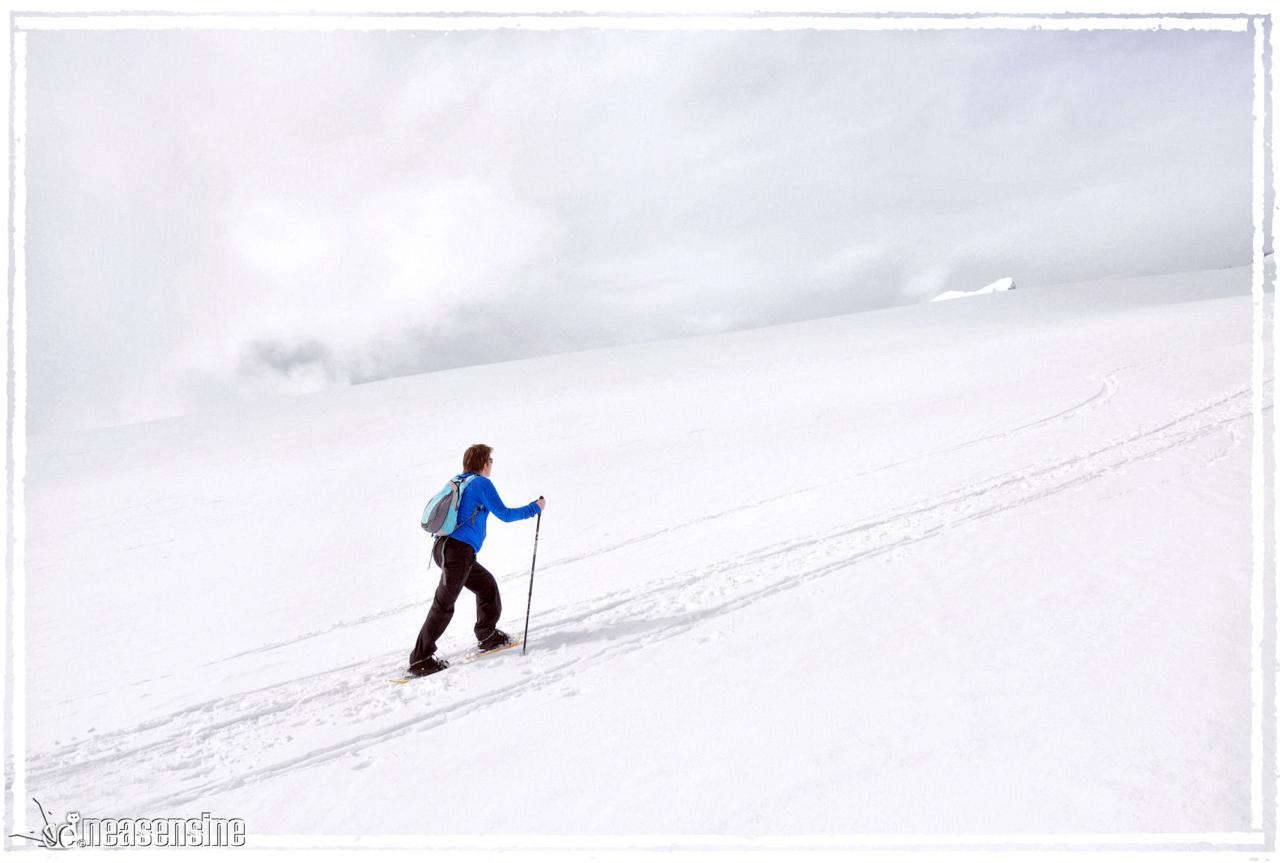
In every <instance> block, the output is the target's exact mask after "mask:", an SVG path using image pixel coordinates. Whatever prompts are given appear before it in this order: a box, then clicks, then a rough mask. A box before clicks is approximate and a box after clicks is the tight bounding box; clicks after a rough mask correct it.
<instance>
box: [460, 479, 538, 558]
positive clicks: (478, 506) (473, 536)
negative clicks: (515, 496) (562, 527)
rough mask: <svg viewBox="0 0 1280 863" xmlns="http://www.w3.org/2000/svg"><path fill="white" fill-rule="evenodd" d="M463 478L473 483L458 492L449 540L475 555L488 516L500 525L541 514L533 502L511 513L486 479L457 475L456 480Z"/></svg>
mask: <svg viewBox="0 0 1280 863" xmlns="http://www.w3.org/2000/svg"><path fill="white" fill-rule="evenodd" d="M466 476H474V477H475V479H473V480H471V482H470V483H468V484H467V487H466V488H464V489H463V490H462V498H461V499H460V500H459V501H458V526H457V528H455V529H454V531H453V533H451V534H449V536H451V537H453V538H454V539H460V540H462V541H463V542H465V543H466V544H467V545H469V546H471V547H472V548H474V549H475V550H476V552H477V553H479V551H480V546H482V545H484V535H485V522H486V521H487V520H488V518H489V513H490V512H492V513H493V514H494V515H496V516H497V517H498V518H500V519H502V520H503V521H520V520H521V519H525V518H533V517H534V516H535V515H537V514H538V513H539V512H541V510H539V509H538V502H537V501H534V502H533V503H530V504H528V505H526V506H518V507H516V508H515V509H511V508H509V507H508V506H507V505H506V504H505V503H503V502H502V498H500V497H498V490H497V489H496V488H494V486H493V481H492V480H491V479H489V478H488V477H487V476H480V474H465V473H464V474H459V475H458V477H459V478H462V477H466Z"/></svg>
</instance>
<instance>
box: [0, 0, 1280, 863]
mask: <svg viewBox="0 0 1280 863" xmlns="http://www.w3.org/2000/svg"><path fill="white" fill-rule="evenodd" d="M1183 16H1191V17H1183ZM1271 20H1272V17H1271V15H1270V13H1269V12H1268V13H1267V14H1258V13H1243V12H1242V13H1240V14H1237V15H1206V14H1198V13H1195V12H1184V13H1178V14H1177V15H1150V14H1143V13H1136V14H1134V13H1116V14H1096V13H1090V14H1080V15H1071V14H1069V13H1060V14H1057V13H1054V14H1051V15H1047V16H1046V15H1043V14H1026V15H1024V14H1018V13H1013V14H980V13H967V12H966V13H935V14H918V15H917V14H908V15H901V16H896V17H895V16H893V15H892V14H883V15H881V14H874V13H861V12H829V13H828V12H822V13H814V14H800V15H795V14H789V13H770V12H756V13H748V12H744V13H716V14H693V15H671V14H665V13H660V14H652V15H651V14H644V13H621V14H618V13H612V12H610V13H534V14H527V13H521V14H502V13H480V14H471V13H461V14H460V13H449V12H424V13H387V14H381V13H363V14H329V13H314V12H313V13H307V12H303V13H301V14H298V13H286V14H278V13H274V12H273V13H266V14H260V15H258V14H235V13H221V12H209V13H186V14H165V13H155V14H151V13H141V14H134V13H119V14H115V13H110V12H106V13H97V12H95V13H61V12H50V13H28V12H13V13H11V16H10V42H9V45H10V51H11V65H10V73H11V86H10V90H9V93H8V97H7V98H8V99H9V100H10V118H11V119H10V123H11V127H10V128H11V136H10V138H9V139H8V140H7V141H6V144H5V146H6V149H8V148H10V147H11V148H12V149H11V150H10V151H9V155H10V171H11V173H10V177H9V178H8V180H9V182H10V183H11V187H10V220H11V221H10V225H11V235H10V237H11V240H10V242H11V245H10V246H9V247H8V248H7V249H6V252H5V254H6V263H11V264H12V270H11V271H9V274H10V279H11V281H10V293H9V300H10V306H9V309H8V314H9V320H8V327H7V328H6V331H5V334H4V336H3V338H4V344H5V347H6V352H8V350H10V349H11V354H10V355H9V363H10V367H9V371H10V377H9V382H10V385H11V386H12V393H13V394H12V402H10V400H9V399H8V398H6V400H5V409H4V410H5V423H6V429H7V430H8V447H7V456H8V458H7V459H6V460H5V464H4V474H5V476H4V480H5V488H6V493H7V494H8V496H9V497H8V500H9V503H10V509H9V519H8V520H6V522H5V525H4V528H3V537H4V541H5V555H6V564H7V570H8V573H9V576H10V577H9V585H8V586H9V588H10V590H6V591H5V600H4V602H5V609H4V612H5V613H4V615H3V618H2V619H0V625H2V626H3V627H4V636H5V637H6V638H7V639H9V640H8V641H7V642H6V645H7V648H8V651H9V653H8V655H9V659H10V661H11V662H12V666H11V670H10V668H8V667H7V668H6V671H7V672H8V673H7V674H6V681H5V708H6V710H5V715H4V716H3V717H0V729H3V733H4V737H5V741H6V747H7V753H10V754H12V757H13V761H12V784H11V787H10V789H9V791H8V793H7V794H5V795H3V796H0V815H3V816H6V817H4V821H5V833H6V834H11V833H16V832H25V830H26V824H25V820H26V810H27V808H29V807H27V806H25V805H24V803H25V802H26V801H27V799H28V794H27V787H26V756H27V753H26V725H25V695H26V669H25V658H26V657H25V638H26V629H25V608H26V606H25V601H26V596H25V593H26V568H25V554H26V522H25V481H26V431H27V430H26V402H27V380H26V376H27V362H26V355H27V318H26V303H27V295H26V258H25V250H24V244H25V238H26V224H25V215H26V193H27V190H26V178H25V169H26V153H25V146H24V143H25V137H26V48H27V42H26V33H27V32H32V31H67V30H126V29H128V30H172V29H182V30H289V31H327V30H337V29H341V30H355V31H374V30H423V31H433V30H493V29H520V30H534V31H550V30H566V29H585V28H592V29H595V28H602V29H603V28H607V29H629V30H673V29H679V30H802V29H823V30H962V29H963V30H1031V29H1041V30H1057V31H1068V30H1184V31H1219V32H1221V31H1229V32H1252V34H1253V41H1254V88H1253V199H1252V214H1253V262H1252V302H1253V320H1252V355H1251V359H1252V382H1253V416H1252V419H1253V446H1252V453H1251V463H1252V477H1251V479H1252V483H1251V487H1250V494H1251V502H1252V505H1253V512H1252V515H1253V518H1252V523H1251V541H1252V573H1251V575H1252V577H1251V582H1250V613H1251V614H1250V620H1251V627H1252V629H1251V640H1250V645H1251V650H1250V653H1251V667H1250V690H1251V716H1250V720H1251V721H1250V753H1251V775H1250V827H1251V830H1250V831H1248V832H1225V833H1202V834H1194V833H1186V834H1184V833H1176V834H1175V833H1170V834H1143V833H1139V834H1060V835H1059V834H1009V835H935V836H923V837H921V836H908V835H864V836H795V837H761V836H736V837H728V836H692V835H691V836H661V837H658V836H614V837H609V840H608V841H604V842H602V841H600V838H602V837H578V836H503V837H500V841H499V842H498V843H496V844H495V838H499V837H493V836H391V837H364V836H324V835H320V836H307V835H269V834H257V835H254V836H250V837H249V844H250V847H252V848H258V849H281V850H283V849H340V848H348V849H349V848H364V849H374V848H379V849H409V848H413V849H436V850H441V851H444V850H452V851H463V850H481V849H494V850H497V849H503V850H528V851H547V850H570V849H573V850H608V849H612V850H667V849H673V848H677V849H683V850H690V851H692V850H695V849H696V850H708V851H709V850H728V849H734V850H754V851H778V850H802V849H804V850H820V849H822V850H840V849H886V850H887V849H903V850H909V849H913V848H914V849H933V850H941V849H944V848H952V849H966V848H974V847H984V848H998V847H1002V846H1003V847H1005V848H1023V849H1030V848H1043V849H1046V850H1051V849H1061V848H1063V847H1064V846H1066V847H1074V848H1078V849H1080V850H1084V849H1096V850H1102V849H1110V848H1117V847H1129V848H1133V847H1138V848H1151V849H1157V848H1163V849H1167V850H1173V849H1172V847H1171V846H1177V847H1180V848H1183V849H1187V850H1190V849H1191V848H1199V849H1204V850H1208V849H1212V848H1217V849H1219V850H1220V854H1219V855H1210V856H1215V857H1216V856H1220V855H1221V854H1228V853H1229V854H1232V855H1233V857H1234V856H1235V855H1236V854H1239V853H1244V854H1247V855H1248V856H1249V857H1250V858H1251V859H1256V858H1257V855H1258V852H1259V851H1264V850H1267V851H1269V850H1272V849H1274V847H1275V845H1274V831H1275V825H1276V824H1277V823H1280V769H1277V764H1276V763H1275V762H1276V759H1275V758H1274V757H1273V759H1272V777H1271V778H1272V781H1273V785H1272V788H1271V791H1272V793H1273V794H1274V798H1273V803H1274V804H1275V809H1274V810H1273V811H1272V812H1270V813H1269V814H1270V815H1271V816H1272V820H1271V823H1270V824H1269V825H1268V824H1267V823H1266V819H1265V817H1264V800H1265V792H1264V784H1265V781H1266V764H1265V755H1266V752H1265V750H1266V748H1267V746H1266V744H1267V742H1268V740H1267V738H1266V727H1265V717H1264V711H1263V705H1264V693H1265V687H1266V679H1265V678H1266V670H1265V669H1264V662H1263V656H1264V647H1265V644H1264V642H1265V640H1266V639H1265V636H1266V631H1265V629H1264V626H1265V614H1266V609H1265V608H1264V605H1263V603H1264V594H1265V592H1266V588H1267V583H1266V550H1267V544H1266V539H1267V537H1266V527H1267V523H1266V507H1267V506H1268V504H1269V503H1270V502H1269V501H1268V500H1267V498H1266V486H1265V457H1266V451H1265V448H1264V445H1265V434H1266V432H1267V429H1266V426H1265V424H1264V420H1263V407H1262V406H1263V381H1264V372H1265V364H1266V358H1267V357H1266V353H1265V350H1264V341H1265V337H1266V333H1265V332H1264V320H1265V310H1266V302H1267V300H1266V294H1265V290H1264V283H1265V281H1266V272H1265V259H1264V249H1265V248H1266V247H1267V245H1268V231H1267V225H1266V217H1267V212H1266V210H1265V200H1266V199H1265V192H1266V191H1267V187H1266V185H1265V184H1266V179H1267V175H1268V169H1269V168H1270V165H1271V163H1270V158H1271V150H1270V147H1271V141H1272V140H1274V139H1275V138H1274V134H1275V129H1276V123H1277V120H1276V99H1275V95H1274V92H1272V93H1271V95H1270V101H1269V102H1268V91H1269V89H1270V88H1269V86H1268V85H1269V83H1270V69H1269V68H1267V66H1266V61H1267V60H1268V59H1270V57H1271V55H1270V42H1269V25H1270V21H1271ZM1268 111H1270V118H1271V125H1270V126H1268V124H1267V122H1266V120H1267V116H1268V113H1267V112H1268ZM1272 185H1273V187H1274V177H1273V178H1272ZM1272 191H1273V192H1274V188H1273V189H1272ZM1276 213H1280V201H1277V199H1276V198H1275V196H1274V194H1273V210H1272V214H1273V215H1275V214H1276ZM1273 225H1274V222H1273ZM1271 359H1272V368H1273V369H1274V368H1276V367H1277V364H1280V345H1277V344H1276V343H1275V341H1274V339H1273V344H1272V357H1271ZM1273 423H1274V420H1273ZM1272 442H1273V453H1272V454H1273V458H1274V461H1273V468H1274V470H1275V477H1276V480H1277V483H1280V440H1278V439H1277V438H1276V436H1275V435H1274V434H1273V438H1272ZM1277 487H1280V485H1278V486H1277ZM1272 529H1273V530H1275V531H1276V532H1277V534H1273V537H1272V538H1273V541H1274V537H1275V536H1276V535H1278V534H1280V508H1274V507H1273V522H1272ZM1273 563H1276V565H1277V569H1276V571H1275V572H1274V573H1273V577H1274V578H1275V581H1273V583H1272V585H1271V587H1272V590H1273V594H1272V596H1273V599H1274V598H1275V596H1276V592H1275V591H1276V590H1277V583H1280V561H1275V560H1274V559H1273ZM1273 622H1274V626H1275V630H1274V633H1273V636H1274V639H1273V644H1272V646H1273V652H1272V656H1271V657H1270V661H1271V684H1272V686H1273V690H1272V692H1273V695H1274V699H1273V702H1272V705H1271V706H1272V709H1273V718H1274V717H1275V716H1276V715H1280V686H1276V685H1275V684H1276V681H1277V668H1278V667H1280V614H1274V609H1273ZM1273 734H1274V730H1273ZM1273 756H1274V752H1273ZM1268 830H1269V831H1270V838H1271V843H1270V844H1268V838H1269V837H1268V832H1267V831H1268ZM5 845H6V846H9V845H12V840H10V839H6V840H5ZM1224 846H1230V847H1231V848H1233V849H1236V850H1235V851H1225V850H1224ZM1201 856H1203V851H1201ZM1143 859H1150V857H1149V853H1148V854H1144V858H1143Z"/></svg>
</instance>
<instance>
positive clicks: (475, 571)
mask: <svg viewBox="0 0 1280 863" xmlns="http://www.w3.org/2000/svg"><path fill="white" fill-rule="evenodd" d="M431 559H432V560H434V561H435V562H436V563H437V564H438V565H439V566H440V569H441V570H442V572H441V573H440V585H439V586H438V587H437V588H436V597H435V599H434V600H433V601H432V603H431V610H430V611H428V612H427V619H426V620H425V621H424V622H423V624H422V631H421V632H419V633H418V643H417V644H415V645H414V646H413V653H411V654H409V665H410V667H412V666H414V665H416V664H417V663H419V662H422V661H423V660H425V659H428V658H430V656H431V655H432V654H433V653H435V652H436V641H438V640H439V638H440V636H441V635H443V634H444V631H445V629H446V628H447V627H448V626H449V621H450V620H452V619H453V604H454V603H455V602H456V601H457V599H458V594H460V593H462V588H464V587H465V588H466V589H467V590H469V591H471V592H472V593H474V594H475V595H476V628H475V633H476V640H477V641H483V640H485V639H486V638H488V637H489V636H490V635H493V631H494V630H495V629H497V628H498V618H500V617H501V616H502V597H501V596H499V595H498V581H497V579H495V578H494V577H493V574H492V573H491V572H489V570H487V569H485V568H484V567H483V566H481V565H480V564H479V563H477V562H476V550H475V549H474V548H472V547H471V546H469V545H467V544H466V543H465V542H463V541H462V540H459V539H453V538H451V537H447V536H442V537H440V538H439V539H437V540H436V541H435V545H433V546H432V547H431Z"/></svg>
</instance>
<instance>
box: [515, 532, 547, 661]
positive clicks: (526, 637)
mask: <svg viewBox="0 0 1280 863" xmlns="http://www.w3.org/2000/svg"><path fill="white" fill-rule="evenodd" d="M541 532H542V513H541V512H539V513H538V524H537V526H536V527H535V528H534V529H533V565H532V566H530V567H529V599H528V600H527V601H526V602H525V604H524V640H523V641H521V642H520V655H521V656H524V655H525V653H526V652H528V650H529V611H530V610H531V609H532V608H533V571H534V570H535V569H537V568H538V534H539V533H541Z"/></svg>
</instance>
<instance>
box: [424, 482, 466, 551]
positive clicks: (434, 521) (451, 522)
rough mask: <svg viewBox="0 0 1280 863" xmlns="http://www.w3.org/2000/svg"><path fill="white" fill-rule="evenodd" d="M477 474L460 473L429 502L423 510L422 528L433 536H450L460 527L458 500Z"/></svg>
mask: <svg viewBox="0 0 1280 863" xmlns="http://www.w3.org/2000/svg"><path fill="white" fill-rule="evenodd" d="M475 478H476V477H475V474H472V475H471V476H463V475H462V474H459V475H458V476H455V477H454V478H453V479H451V480H449V482H448V483H447V484H446V485H445V487H444V488H442V489H440V491H439V493H438V494H436V496H435V497H433V498H431V500H430V501H428V502H427V506H426V509H424V510H423V511H422V529H423V530H425V531H426V532H427V533H429V534H431V535H432V536H448V535H449V534H451V533H453V532H454V530H455V529H456V528H457V527H458V502H459V501H461V500H462V491H463V489H465V488H466V487H467V486H468V485H470V484H471V480H473V479H475Z"/></svg>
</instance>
